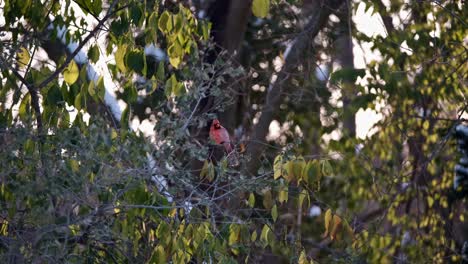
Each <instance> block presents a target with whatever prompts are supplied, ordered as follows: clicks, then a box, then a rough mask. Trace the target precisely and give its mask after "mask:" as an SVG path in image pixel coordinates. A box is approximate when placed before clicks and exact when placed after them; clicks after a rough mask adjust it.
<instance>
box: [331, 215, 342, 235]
mask: <svg viewBox="0 0 468 264" xmlns="http://www.w3.org/2000/svg"><path fill="white" fill-rule="evenodd" d="M342 221H343V220H341V218H340V217H339V216H338V215H333V220H332V223H333V224H332V228H331V231H330V238H331V240H334V239H335V238H336V233H337V232H338V229H339V228H340V227H341V222H342Z"/></svg>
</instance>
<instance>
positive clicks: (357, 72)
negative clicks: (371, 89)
mask: <svg viewBox="0 0 468 264" xmlns="http://www.w3.org/2000/svg"><path fill="white" fill-rule="evenodd" d="M364 75H366V70H365V69H353V68H344V69H340V70H337V71H335V72H333V73H332V74H331V75H330V83H332V84H338V83H340V82H351V83H354V82H356V80H357V78H358V77H361V78H362V77H364Z"/></svg>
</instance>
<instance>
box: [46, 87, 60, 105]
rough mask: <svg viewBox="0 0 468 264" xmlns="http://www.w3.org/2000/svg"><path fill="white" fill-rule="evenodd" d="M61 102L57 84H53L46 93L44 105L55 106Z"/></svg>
mask: <svg viewBox="0 0 468 264" xmlns="http://www.w3.org/2000/svg"><path fill="white" fill-rule="evenodd" d="M62 101H63V96H62V92H61V91H60V88H59V87H58V85H57V84H54V85H52V86H51V87H50V89H49V90H48V91H47V97H46V101H45V102H44V103H46V104H47V105H53V106H55V105H57V104H58V103H59V102H62Z"/></svg>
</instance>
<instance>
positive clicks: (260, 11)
mask: <svg viewBox="0 0 468 264" xmlns="http://www.w3.org/2000/svg"><path fill="white" fill-rule="evenodd" d="M269 10H270V0H254V1H253V3H252V13H253V14H254V16H256V17H260V18H264V17H266V16H267V15H268V11H269Z"/></svg>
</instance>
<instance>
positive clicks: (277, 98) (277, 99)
mask: <svg viewBox="0 0 468 264" xmlns="http://www.w3.org/2000/svg"><path fill="white" fill-rule="evenodd" d="M321 3H322V4H321V6H320V7H319V8H316V9H315V10H314V12H313V13H312V14H311V16H310V19H309V22H308V23H307V25H306V26H305V29H304V31H303V32H301V33H299V35H297V37H296V38H295V39H294V40H293V42H292V44H290V46H289V48H288V51H289V52H287V53H286V56H285V61H284V65H283V68H282V69H281V71H280V72H279V73H278V74H277V79H276V81H275V82H274V83H272V84H270V86H269V87H268V92H267V96H266V102H265V105H264V106H263V108H262V113H261V115H260V118H259V120H258V123H257V124H256V125H255V126H254V127H253V132H252V137H251V141H252V143H251V144H250V145H249V146H248V148H247V154H248V155H249V156H250V157H251V160H250V161H249V163H248V165H247V170H248V172H250V173H252V174H255V172H256V169H257V168H258V165H259V159H258V157H260V155H261V153H262V151H263V150H264V148H265V146H264V142H265V137H266V135H267V133H268V128H269V126H270V123H271V121H272V120H273V117H274V115H275V114H276V111H277V110H278V109H279V105H280V103H281V99H282V98H283V96H282V94H283V90H284V86H285V84H286V82H287V81H288V80H289V77H290V72H291V71H292V70H294V67H295V66H296V65H297V63H298V61H300V59H301V58H302V56H303V54H304V52H305V50H306V48H307V47H308V46H310V45H311V44H312V42H313V40H314V38H315V37H316V36H317V34H318V33H319V32H320V30H321V29H322V28H323V27H324V26H325V23H326V22H327V20H328V16H329V15H330V14H331V12H332V11H334V10H335V9H337V8H338V7H340V6H341V4H343V3H344V0H333V1H321ZM324 3H327V5H326V6H325V4H324Z"/></svg>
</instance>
